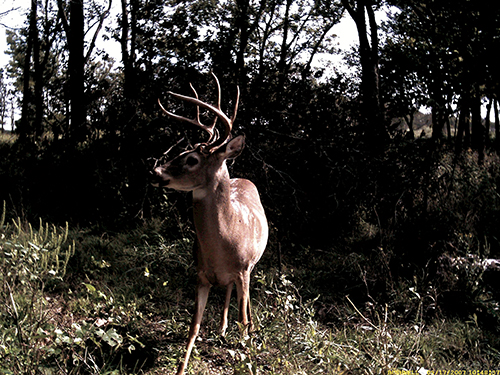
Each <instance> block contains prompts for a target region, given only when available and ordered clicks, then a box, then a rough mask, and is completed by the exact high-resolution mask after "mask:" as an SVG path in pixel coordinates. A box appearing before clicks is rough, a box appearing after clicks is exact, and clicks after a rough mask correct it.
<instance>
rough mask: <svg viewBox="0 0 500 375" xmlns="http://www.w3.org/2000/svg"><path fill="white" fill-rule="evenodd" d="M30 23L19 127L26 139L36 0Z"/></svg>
mask: <svg viewBox="0 0 500 375" xmlns="http://www.w3.org/2000/svg"><path fill="white" fill-rule="evenodd" d="M29 19H30V23H29V32H28V42H27V44H26V54H25V56H24V67H23V104H22V112H21V122H20V124H19V127H18V129H17V132H18V133H19V136H20V138H21V139H26V138H27V137H28V136H30V135H31V134H30V133H31V129H30V107H31V101H32V94H31V89H30V81H31V74H30V71H31V58H32V53H33V42H34V38H35V37H36V35H37V33H38V29H37V2H36V0H31V11H30V18H29Z"/></svg>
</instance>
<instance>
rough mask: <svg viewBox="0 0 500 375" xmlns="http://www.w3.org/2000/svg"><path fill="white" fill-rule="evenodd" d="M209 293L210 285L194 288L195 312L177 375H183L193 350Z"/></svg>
mask: <svg viewBox="0 0 500 375" xmlns="http://www.w3.org/2000/svg"><path fill="white" fill-rule="evenodd" d="M209 291H210V285H205V284H201V283H198V286H197V288H196V299H195V312H194V316H193V321H192V322H191V328H190V329H189V338H188V343H187V346H186V354H185V355H184V361H183V362H182V363H181V364H180V365H179V368H178V370H177V375H183V374H184V371H185V370H186V367H187V365H188V362H189V357H190V356H191V351H192V350H193V347H194V343H195V341H196V337H197V336H198V332H199V331H200V325H201V318H202V317H203V311H205V306H206V305H207V299H208V292H209Z"/></svg>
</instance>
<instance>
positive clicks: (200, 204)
mask: <svg viewBox="0 0 500 375" xmlns="http://www.w3.org/2000/svg"><path fill="white" fill-rule="evenodd" d="M193 214H194V221H195V226H196V232H197V233H198V236H199V237H200V236H204V235H208V234H210V235H211V234H212V233H217V232H220V227H221V226H222V225H224V221H225V219H227V218H229V217H231V179H230V177H229V172H228V170H227V167H226V163H225V162H224V163H223V164H222V167H221V168H219V170H218V171H217V173H215V175H214V176H213V178H211V179H210V180H209V181H207V183H206V184H205V185H204V186H203V187H201V188H199V189H196V190H194V191H193Z"/></svg>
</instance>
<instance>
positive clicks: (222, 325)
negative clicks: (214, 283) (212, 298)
mask: <svg viewBox="0 0 500 375" xmlns="http://www.w3.org/2000/svg"><path fill="white" fill-rule="evenodd" d="M232 291H233V283H231V284H229V285H228V286H227V289H226V300H225V302H224V310H223V311H222V320H221V323H220V331H221V335H222V336H225V335H226V329H227V314H228V311H229V303H230V302H231V293H232Z"/></svg>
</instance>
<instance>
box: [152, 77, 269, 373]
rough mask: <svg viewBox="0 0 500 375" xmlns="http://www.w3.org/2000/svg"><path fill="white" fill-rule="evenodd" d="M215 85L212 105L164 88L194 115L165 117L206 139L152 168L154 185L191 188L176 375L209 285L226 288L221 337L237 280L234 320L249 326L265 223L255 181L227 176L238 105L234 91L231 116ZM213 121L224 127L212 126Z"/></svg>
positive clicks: (235, 149) (235, 151) (236, 147)
mask: <svg viewBox="0 0 500 375" xmlns="http://www.w3.org/2000/svg"><path fill="white" fill-rule="evenodd" d="M213 76H214V79H215V83H216V85H217V92H218V98H217V104H216V105H211V104H208V103H205V102H203V101H201V100H199V99H198V94H197V93H196V90H195V89H194V88H193V86H192V85H191V89H192V90H193V92H194V97H189V96H184V95H180V94H176V93H173V92H169V94H170V95H172V96H173V97H175V98H178V99H180V100H183V101H185V102H187V103H191V104H193V105H195V106H196V117H195V118H194V119H192V118H186V117H182V116H178V115H176V114H174V113H171V112H169V111H167V110H166V109H165V108H163V106H162V105H161V103H159V104H160V106H161V108H162V110H163V111H164V112H165V113H166V114H167V115H168V116H170V117H172V118H174V119H176V120H180V121H184V122H187V123H190V124H193V125H195V126H197V127H199V128H201V129H203V130H204V131H205V132H207V133H208V134H209V138H208V141H207V142H204V143H200V144H197V145H195V147H194V149H193V150H189V151H184V152H182V153H181V154H180V155H178V156H176V157H174V158H173V159H171V160H170V161H168V162H166V163H165V164H162V165H155V167H154V169H153V178H154V183H153V184H154V185H155V186H159V187H168V188H171V189H175V190H180V191H191V192H192V195H193V215H194V225H195V229H196V244H195V249H194V254H195V261H196V267H197V277H198V282H197V287H196V299H195V311H194V316H193V320H192V323H191V327H190V330H189V337H188V342H187V347H186V353H185V356H184V360H183V362H182V363H181V364H180V365H179V368H178V371H177V375H181V374H183V373H184V371H185V369H186V367H187V364H188V361H189V356H190V354H191V351H192V350H193V346H194V343H195V340H196V337H197V336H198V332H199V330H200V324H201V320H202V316H203V311H204V310H205V306H206V303H207V298H208V293H209V290H210V288H211V287H212V286H213V285H219V286H223V287H226V288H227V289H226V298H225V303H224V309H223V312H222V320H221V324H220V330H221V334H222V335H223V336H224V335H225V333H226V329H227V325H228V321H227V320H228V318H227V316H228V309H229V303H230V299H231V293H232V289H233V285H234V284H236V291H237V298H238V307H239V321H240V322H241V324H242V325H243V326H244V327H246V328H245V329H253V322H252V314H251V311H250V310H251V309H250V294H249V284H250V273H251V272H252V270H253V268H254V267H255V264H256V263H257V262H258V261H259V259H260V258H261V256H262V253H263V252H264V249H265V247H266V244H267V237H268V225H267V220H266V215H265V213H264V208H263V207H262V204H261V201H260V198H259V193H258V191H257V188H256V187H255V185H254V184H253V183H252V182H250V181H249V180H246V179H241V178H230V177H229V172H228V169H227V166H226V160H228V159H233V158H235V157H237V156H238V155H240V153H241V152H242V150H243V147H244V144H245V138H244V136H238V137H235V138H231V130H232V127H233V123H234V120H235V118H236V113H237V110H238V101H239V89H238V90H237V96H236V102H235V106H234V112H233V115H232V117H231V118H229V117H228V116H227V115H226V114H224V113H223V112H222V110H221V105H220V102H221V90H220V84H219V81H218V79H217V77H216V76H215V75H213ZM200 107H201V108H204V109H206V110H208V111H209V112H210V113H211V114H213V115H215V116H214V121H213V123H212V125H210V126H206V125H203V124H202V123H201V121H200ZM217 120H220V122H221V123H222V125H223V126H221V130H220V131H219V129H217V128H216V124H217Z"/></svg>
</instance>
